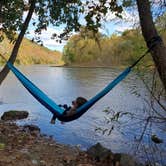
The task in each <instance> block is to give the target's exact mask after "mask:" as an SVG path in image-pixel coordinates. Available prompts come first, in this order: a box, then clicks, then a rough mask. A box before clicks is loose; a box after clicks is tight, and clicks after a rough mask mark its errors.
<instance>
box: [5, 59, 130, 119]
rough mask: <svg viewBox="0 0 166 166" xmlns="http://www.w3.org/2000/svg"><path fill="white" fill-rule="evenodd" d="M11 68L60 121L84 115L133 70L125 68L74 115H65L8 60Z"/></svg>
mask: <svg viewBox="0 0 166 166" xmlns="http://www.w3.org/2000/svg"><path fill="white" fill-rule="evenodd" d="M7 65H8V67H9V68H10V70H11V71H12V72H13V73H14V74H15V76H16V77H17V78H18V80H19V81H20V82H21V83H22V84H23V86H24V87H25V88H26V89H27V90H28V91H29V92H30V93H31V94H32V95H33V96H34V98H36V99H37V100H38V101H39V102H40V103H41V104H42V105H43V106H45V107H46V108H47V109H48V110H49V111H51V112H52V113H53V114H55V115H56V116H57V118H58V119H59V120H60V121H64V122H69V121H73V120H75V119H78V118H79V117H80V116H81V115H83V114H84V113H85V112H86V111H87V110H88V109H89V108H90V107H92V106H93V105H94V104H95V103H96V102H97V101H98V100H100V99H101V98H102V97H103V96H105V95H106V94H107V93H108V92H110V91H111V89H113V88H114V87H115V86H116V85H117V84H118V83H119V82H121V81H122V80H123V79H124V78H125V77H126V76H127V75H128V74H129V73H130V71H131V68H132V67H128V68H127V69H125V70H124V71H123V72H122V73H121V74H120V75H119V76H118V77H117V78H116V79H114V80H113V81H112V82H111V83H109V84H108V85H107V86H106V87H105V88H104V89H103V90H101V91H100V92H99V93H98V94H96V96H94V97H92V98H91V99H90V100H89V101H87V102H86V103H85V104H84V105H82V106H81V107H79V108H78V109H77V111H76V113H75V114H74V115H72V116H64V115H63V112H64V110H63V109H61V108H60V107H59V106H58V105H57V104H56V103H55V102H54V101H53V100H51V99H50V98H49V97H48V96H47V95H46V94H45V93H44V92H42V91H41V90H40V89H39V88H38V87H37V86H36V85H34V84H33V83H32V82H31V81H30V80H29V79H28V78H27V77H25V76H24V75H23V74H22V73H21V72H20V71H19V70H18V69H17V68H16V67H14V66H13V65H12V64H11V63H10V62H7Z"/></svg>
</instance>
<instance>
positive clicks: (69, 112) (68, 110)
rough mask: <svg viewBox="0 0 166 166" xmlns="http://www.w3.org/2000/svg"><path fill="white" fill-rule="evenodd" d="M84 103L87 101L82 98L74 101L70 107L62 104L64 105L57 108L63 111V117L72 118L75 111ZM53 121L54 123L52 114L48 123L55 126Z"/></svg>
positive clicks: (54, 119) (54, 117)
mask: <svg viewBox="0 0 166 166" xmlns="http://www.w3.org/2000/svg"><path fill="white" fill-rule="evenodd" d="M86 102H87V99H85V98H84V97H77V98H76V100H74V101H72V106H68V105H67V104H64V105H59V107H61V108H63V109H64V110H65V111H64V113H63V116H72V115H74V114H75V113H76V110H77V109H78V108H79V107H81V106H82V105H83V104H85V103H86ZM55 121H56V115H55V114H54V115H53V117H52V119H51V122H50V123H51V124H55Z"/></svg>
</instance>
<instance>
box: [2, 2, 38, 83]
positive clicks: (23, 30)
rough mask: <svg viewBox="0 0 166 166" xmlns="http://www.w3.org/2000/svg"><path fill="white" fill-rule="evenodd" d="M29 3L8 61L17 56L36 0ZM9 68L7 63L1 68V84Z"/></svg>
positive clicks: (13, 60) (12, 61) (13, 59)
mask: <svg viewBox="0 0 166 166" xmlns="http://www.w3.org/2000/svg"><path fill="white" fill-rule="evenodd" d="M30 2H31V5H30V8H29V12H28V15H27V17H26V19H25V21H24V23H23V26H22V29H21V32H20V34H19V35H18V38H17V40H16V43H15V45H14V47H13V50H12V53H11V56H10V58H9V61H10V63H12V64H13V63H14V62H15V60H16V57H17V54H18V50H19V48H20V44H21V42H22V40H23V37H24V34H25V32H26V30H27V28H28V25H29V22H30V20H31V18H32V14H33V12H34V9H35V3H36V0H31V1H30ZM9 71H10V69H9V68H8V66H7V65H5V66H4V68H3V69H2V70H1V72H0V85H1V84H2V82H3V80H4V79H5V78H6V76H7V75H8V73H9Z"/></svg>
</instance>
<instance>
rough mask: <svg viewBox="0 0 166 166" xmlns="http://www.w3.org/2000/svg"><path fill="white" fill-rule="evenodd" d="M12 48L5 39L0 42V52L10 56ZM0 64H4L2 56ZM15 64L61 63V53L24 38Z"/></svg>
mask: <svg viewBox="0 0 166 166" xmlns="http://www.w3.org/2000/svg"><path fill="white" fill-rule="evenodd" d="M12 48H13V44H12V43H10V41H9V40H8V39H7V37H5V38H4V40H3V41H2V42H1V43H0V54H2V55H4V54H5V55H6V56H7V57H9V56H10V54H11V51H12ZM0 64H4V61H3V59H2V58H0ZM16 64H26V65H27V64H56V65H62V64H63V62H62V60H61V53H60V52H58V51H51V50H48V49H47V48H45V47H43V46H40V45H38V44H36V43H35V42H32V41H30V40H28V39H26V38H24V39H23V42H22V44H21V46H20V49H19V53H18V57H17V59H16Z"/></svg>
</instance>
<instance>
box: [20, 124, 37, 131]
mask: <svg viewBox="0 0 166 166" xmlns="http://www.w3.org/2000/svg"><path fill="white" fill-rule="evenodd" d="M23 129H24V130H28V131H30V132H36V131H37V132H40V128H39V127H38V126H36V125H24V126H23Z"/></svg>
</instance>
